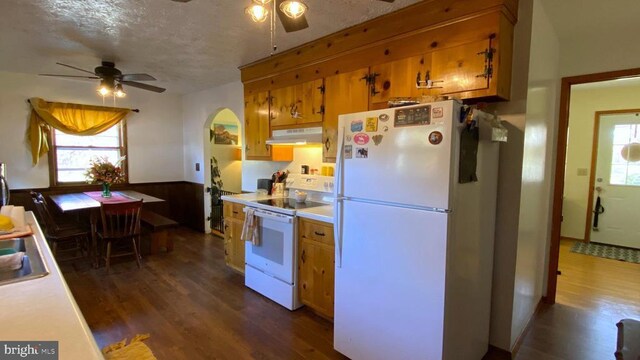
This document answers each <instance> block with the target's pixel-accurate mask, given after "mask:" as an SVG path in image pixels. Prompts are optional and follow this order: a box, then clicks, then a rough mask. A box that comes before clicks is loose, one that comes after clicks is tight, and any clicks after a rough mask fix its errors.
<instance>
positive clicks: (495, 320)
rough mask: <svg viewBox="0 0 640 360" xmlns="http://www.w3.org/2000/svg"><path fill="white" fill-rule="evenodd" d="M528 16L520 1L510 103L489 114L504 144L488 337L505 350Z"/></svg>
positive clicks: (526, 1) (527, 5) (526, 4)
mask: <svg viewBox="0 0 640 360" xmlns="http://www.w3.org/2000/svg"><path fill="white" fill-rule="evenodd" d="M532 12H533V0H521V1H520V2H519V7H518V23H517V24H516V26H515V33H514V50H513V64H512V71H511V73H512V84H511V100H510V101H509V102H504V103H499V104H496V105H497V106H495V109H492V110H494V111H496V112H497V114H498V116H499V117H500V119H501V120H502V121H503V124H504V126H505V127H507V129H508V130H509V141H508V142H507V143H502V144H500V163H499V173H498V201H497V208H496V237H495V244H494V260H493V286H492V296H491V323H490V326H491V331H490V338H489V342H490V343H491V344H492V345H493V346H496V347H498V348H501V349H504V350H510V349H511V323H512V316H513V312H512V309H513V294H514V284H515V266H516V265H515V263H516V251H517V239H518V221H519V212H520V190H521V181H522V180H521V179H522V157H523V146H524V128H525V112H526V101H527V82H528V69H529V48H530V40H531V21H532V16H533V15H532Z"/></svg>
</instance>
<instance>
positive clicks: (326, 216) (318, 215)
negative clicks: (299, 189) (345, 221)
mask: <svg viewBox="0 0 640 360" xmlns="http://www.w3.org/2000/svg"><path fill="white" fill-rule="evenodd" d="M296 216H299V217H303V218H307V219H312V220H317V221H323V222H327V223H331V224H333V205H325V206H318V207H312V208H308V209H302V210H297V211H296Z"/></svg>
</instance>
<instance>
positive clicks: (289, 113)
mask: <svg viewBox="0 0 640 360" xmlns="http://www.w3.org/2000/svg"><path fill="white" fill-rule="evenodd" d="M270 100H271V109H270V110H269V111H270V113H271V115H270V116H271V126H272V127H277V126H287V125H295V124H296V118H297V117H298V116H302V115H298V114H300V110H299V109H300V108H301V107H302V100H299V99H297V97H296V86H295V85H294V86H287V87H283V88H280V89H275V90H271V99H270Z"/></svg>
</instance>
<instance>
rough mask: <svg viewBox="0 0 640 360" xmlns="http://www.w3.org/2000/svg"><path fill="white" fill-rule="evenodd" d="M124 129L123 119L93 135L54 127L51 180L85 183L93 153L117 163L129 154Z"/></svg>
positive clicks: (53, 182)
mask: <svg viewBox="0 0 640 360" xmlns="http://www.w3.org/2000/svg"><path fill="white" fill-rule="evenodd" d="M125 133H126V125H125V124H124V123H123V122H120V123H118V125H115V126H113V127H111V128H110V129H109V130H107V131H105V132H103V133H100V134H98V135H93V136H77V135H69V134H65V133H63V132H62V131H59V130H57V129H52V137H51V138H52V141H51V143H52V145H51V149H50V150H49V157H50V158H51V159H52V161H50V164H51V166H50V172H51V177H52V184H53V185H54V186H56V185H68V184H78V183H84V182H85V181H86V180H85V177H84V173H85V171H86V170H87V168H88V167H89V162H90V160H91V159H93V158H94V157H103V156H104V157H106V158H107V159H109V161H111V162H112V163H115V162H116V161H118V160H119V159H120V158H121V157H122V156H126V154H127V151H126V150H127V149H126V146H125V142H124V138H125V135H124V134H125ZM125 171H126V165H125Z"/></svg>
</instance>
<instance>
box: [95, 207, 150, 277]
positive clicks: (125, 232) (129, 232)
mask: <svg viewBox="0 0 640 360" xmlns="http://www.w3.org/2000/svg"><path fill="white" fill-rule="evenodd" d="M141 209H142V200H140V201H131V202H126V203H102V204H101V206H100V218H101V220H102V228H101V229H100V230H99V231H98V233H97V235H98V238H99V239H100V240H101V243H102V244H101V249H102V248H104V247H106V253H105V254H104V256H103V258H104V259H105V263H106V265H107V272H109V270H110V268H111V257H120V256H128V255H134V256H135V258H136V262H137V264H138V268H140V252H139V248H140V211H141ZM129 241H130V242H131V246H132V247H133V251H129V252H121V253H119V254H117V255H113V254H112V250H113V249H112V248H113V245H114V244H117V243H123V244H126V243H127V242H129Z"/></svg>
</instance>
